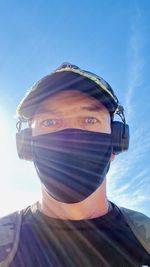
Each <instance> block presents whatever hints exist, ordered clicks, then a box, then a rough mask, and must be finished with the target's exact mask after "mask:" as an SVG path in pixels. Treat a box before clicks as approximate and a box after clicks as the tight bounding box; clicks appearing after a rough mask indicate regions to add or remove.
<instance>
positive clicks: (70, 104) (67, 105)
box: [36, 90, 109, 114]
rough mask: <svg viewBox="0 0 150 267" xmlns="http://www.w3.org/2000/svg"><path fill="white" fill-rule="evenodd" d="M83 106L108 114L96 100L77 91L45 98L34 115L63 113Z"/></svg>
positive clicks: (64, 92)
mask: <svg viewBox="0 0 150 267" xmlns="http://www.w3.org/2000/svg"><path fill="white" fill-rule="evenodd" d="M85 105H86V106H87V107H88V106H89V107H90V106H91V107H93V108H94V107H95V110H96V109H97V110H98V109H100V110H101V111H104V112H106V113H109V111H108V110H107V109H106V107H105V106H104V105H103V104H102V103H101V102H100V101H98V100H97V99H96V98H94V97H91V96H89V95H87V94H85V93H82V92H80V91H77V90H71V91H62V92H59V93H56V94H55V95H52V96H51V97H49V98H47V99H46V100H45V101H43V102H42V103H40V105H39V106H38V108H37V110H36V114H37V113H38V114H39V113H45V112H48V111H50V110H54V109H55V110H64V111H67V110H70V109H80V108H83V107H84V106H85Z"/></svg>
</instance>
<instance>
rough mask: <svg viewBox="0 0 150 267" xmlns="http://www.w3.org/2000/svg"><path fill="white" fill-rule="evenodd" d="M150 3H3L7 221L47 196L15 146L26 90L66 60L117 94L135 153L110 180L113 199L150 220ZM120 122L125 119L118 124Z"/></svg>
mask: <svg viewBox="0 0 150 267" xmlns="http://www.w3.org/2000/svg"><path fill="white" fill-rule="evenodd" d="M149 17H150V1H149V0H142V1H141V0H137V1H134V0H126V1H124V0H105V1H104V0H99V1H98V0H97V1H96V0H95V1H85V0H82V1H78V0H77V1H71V0H70V1H69V0H68V1H67V0H63V1H60V0H56V1H48V0H45V1H42V0H40V1H38V0H37V1H33V0H31V1H29V0H27V1H19V0H14V1H10V0H7V1H4V0H1V1H0V62H1V64H0V73H1V77H0V120H1V131H0V147H1V155H0V160H1V175H0V203H1V204H0V216H1V215H3V214H7V213H9V212H11V211H13V210H15V209H18V208H22V207H25V206H26V205H28V204H30V203H32V202H33V201H35V200H36V199H37V198H38V197H39V196H40V183H39V181H38V178H37V175H36V173H35V171H34V168H33V165H32V163H30V162H26V161H21V160H19V159H18V157H17V153H16V148H15V133H16V128H15V124H16V122H17V120H16V119H15V116H14V115H15V110H16V106H17V105H18V103H19V101H20V100H21V98H22V97H23V95H24V93H25V91H26V90H27V89H29V88H30V87H31V86H32V84H33V83H34V82H36V81H37V80H38V79H40V78H41V77H42V76H44V75H46V74H48V73H50V72H51V71H52V70H53V69H55V68H56V67H57V66H59V65H60V64H61V63H62V62H66V61H67V62H71V63H73V64H76V65H78V66H79V67H81V68H84V69H86V70H89V71H92V72H95V73H97V74H98V75H100V76H102V77H103V78H104V79H106V80H107V81H108V82H109V83H110V84H111V86H112V87H113V88H114V90H115V93H116V95H117V96H118V98H119V100H120V102H121V103H122V105H123V106H124V107H125V114H126V119H127V122H128V124H129V125H130V135H131V138H130V149H129V151H128V152H126V153H124V154H121V155H119V156H117V158H116V160H115V162H113V163H112V166H111V170H110V172H109V175H108V197H109V198H110V199H111V200H112V201H114V202H115V203H117V204H118V205H121V206H126V207H129V208H134V209H137V210H140V211H142V212H144V213H145V214H147V215H149V216H150V189H149V182H150V174H149V173H150V159H149V151H150V135H149V129H150V120H149V112H150V101H149V97H150V93H149V69H150V53H149V47H150V22H149ZM116 119H117V118H116Z"/></svg>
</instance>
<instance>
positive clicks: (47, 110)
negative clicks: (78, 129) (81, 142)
mask: <svg viewBox="0 0 150 267" xmlns="http://www.w3.org/2000/svg"><path fill="white" fill-rule="evenodd" d="M81 110H86V111H91V112H93V111H94V112H99V111H101V110H102V107H101V106H100V105H96V104H90V105H89V106H83V107H81ZM43 113H51V114H54V115H55V114H61V113H62V112H61V111H58V110H57V109H51V108H45V107H42V108H41V109H40V108H39V109H38V110H37V111H36V112H35V114H43Z"/></svg>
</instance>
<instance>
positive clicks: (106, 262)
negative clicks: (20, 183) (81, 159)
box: [10, 204, 150, 267]
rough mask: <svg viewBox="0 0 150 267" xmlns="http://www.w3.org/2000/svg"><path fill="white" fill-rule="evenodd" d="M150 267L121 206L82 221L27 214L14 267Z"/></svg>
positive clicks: (145, 253)
mask: <svg viewBox="0 0 150 267" xmlns="http://www.w3.org/2000/svg"><path fill="white" fill-rule="evenodd" d="M143 265H147V266H150V255H148V253H147V252H146V251H145V249H144V248H143V247H142V246H141V245H140V243H139V242H138V241H137V239H136V237H135V236H134V235H133V233H132V232H131V230H130V228H129V226H128V225H127V223H126V222H125V220H124V217H123V215H122V213H121V212H120V210H119V209H118V207H117V206H115V205H114V204H113V209H112V210H111V211H110V212H109V213H107V214H106V215H104V216H102V217H99V218H95V219H90V220H80V221H67V220H60V219H52V218H49V217H47V216H45V215H43V214H42V213H41V212H40V211H39V210H38V209H36V210H35V211H34V212H33V211H32V210H31V208H30V207H29V208H27V209H26V210H25V213H24V215H23V222H22V226H21V233H20V242H19V247H18V251H17V254H16V256H15V258H14V261H13V263H12V264H11V266H10V267H35V266H36V267H108V266H109V267H110V266H111V267H133V266H134V267H135V266H136V267H138V266H143Z"/></svg>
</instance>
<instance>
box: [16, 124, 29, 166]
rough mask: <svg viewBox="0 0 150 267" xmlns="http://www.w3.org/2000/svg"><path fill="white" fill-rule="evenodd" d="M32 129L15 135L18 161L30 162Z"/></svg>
mask: <svg viewBox="0 0 150 267" xmlns="http://www.w3.org/2000/svg"><path fill="white" fill-rule="evenodd" d="M31 138H32V129H31V128H27V129H24V130H21V131H20V132H19V133H16V145H17V152H18V156H19V158H20V159H25V160H30V161H32V149H31Z"/></svg>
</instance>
